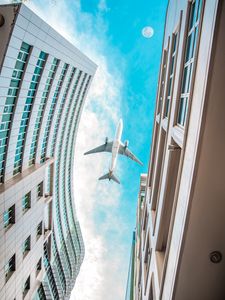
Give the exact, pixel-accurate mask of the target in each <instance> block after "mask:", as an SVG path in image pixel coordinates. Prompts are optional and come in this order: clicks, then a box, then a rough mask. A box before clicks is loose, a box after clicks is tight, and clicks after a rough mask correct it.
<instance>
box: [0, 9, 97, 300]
mask: <svg viewBox="0 0 225 300" xmlns="http://www.w3.org/2000/svg"><path fill="white" fill-rule="evenodd" d="M95 70H96V65H95V64H94V63H93V62H92V61H91V60H90V59H88V58H87V57H86V56H85V55H84V54H82V53H81V52H80V51H79V50H78V49H76V48H75V47H74V46H73V45H72V44H70V43H69V42H68V41H66V40H65V39H64V38H63V37H62V36H61V35H60V34H58V33H57V32H56V31H55V30H54V29H53V28H51V27H50V26H49V25H48V24H46V23H45V22H44V21H43V20H42V19H40V18H39V17H38V16H37V15H35V14H34V13H33V12H32V11H31V10H30V9H28V8H27V7H26V6H25V5H23V4H15V5H1V6H0V299H2V300H3V299H8V300H12V299H16V300H19V299H54V300H55V299H68V298H69V295H70V292H71V289H72V288H73V286H74V283H75V279H76V276H77V274H78V272H79V268H80V265H81V263H82V260H83V256H84V245H83V240H82V236H81V231H80V227H79V222H78V219H77V216H76V213H75V206H74V196H73V158H74V145H75V139H76V132H77V128H78V123H79V119H80V115H81V112H82V108H83V104H84V101H85V98H86V95H87V91H88V88H89V86H90V84H91V81H92V78H93V75H94V73H95Z"/></svg>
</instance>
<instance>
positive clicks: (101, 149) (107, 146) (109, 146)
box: [84, 142, 113, 155]
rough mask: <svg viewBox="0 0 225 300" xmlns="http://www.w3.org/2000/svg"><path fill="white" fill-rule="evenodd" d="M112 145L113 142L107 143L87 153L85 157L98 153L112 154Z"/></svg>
mask: <svg viewBox="0 0 225 300" xmlns="http://www.w3.org/2000/svg"><path fill="white" fill-rule="evenodd" d="M112 144H113V142H107V143H105V144H103V145H101V146H98V147H96V148H94V149H91V150H90V151H87V152H85V153H84V155H87V154H92V153H98V152H112Z"/></svg>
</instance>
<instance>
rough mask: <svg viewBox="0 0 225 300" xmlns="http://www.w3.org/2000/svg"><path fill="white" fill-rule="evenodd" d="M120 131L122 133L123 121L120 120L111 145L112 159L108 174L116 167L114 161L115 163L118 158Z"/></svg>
mask: <svg viewBox="0 0 225 300" xmlns="http://www.w3.org/2000/svg"><path fill="white" fill-rule="evenodd" d="M122 131H123V121H122V120H121V119H120V121H119V124H118V126H117V129H116V134H115V138H114V141H113V145H112V159H111V164H110V168H109V172H110V173H113V170H114V169H115V167H116V161H117V157H118V152H119V147H120V142H121V136H122Z"/></svg>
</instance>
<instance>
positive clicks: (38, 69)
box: [13, 51, 47, 175]
mask: <svg viewBox="0 0 225 300" xmlns="http://www.w3.org/2000/svg"><path fill="white" fill-rule="evenodd" d="M46 57H47V54H46V53H45V52H43V51H41V53H40V55H39V58H38V61H37V64H36V66H35V70H34V74H33V76H32V80H31V83H30V86H29V90H28V93H27V98H26V101H25V106H24V110H23V114H22V119H21V123H20V129H19V135H18V139H17V144H16V153H15V160H14V170H13V175H16V174H18V173H19V172H21V168H22V156H23V150H24V143H25V136H26V133H27V129H28V122H29V118H30V114H31V110H32V106H33V103H34V99H35V95H36V91H37V87H38V83H39V82H40V79H41V75H42V71H43V67H44V64H45V60H46Z"/></svg>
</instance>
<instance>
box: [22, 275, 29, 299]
mask: <svg viewBox="0 0 225 300" xmlns="http://www.w3.org/2000/svg"><path fill="white" fill-rule="evenodd" d="M29 290H30V276H28V278H27V280H26V281H25V283H24V285H23V298H25V297H26V294H27V293H28V292H29Z"/></svg>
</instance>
